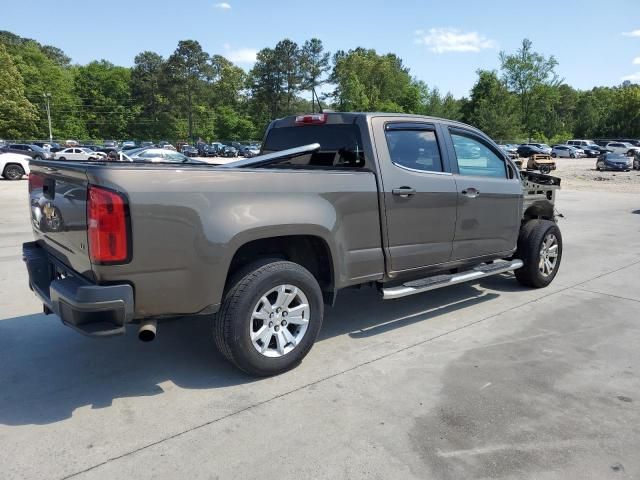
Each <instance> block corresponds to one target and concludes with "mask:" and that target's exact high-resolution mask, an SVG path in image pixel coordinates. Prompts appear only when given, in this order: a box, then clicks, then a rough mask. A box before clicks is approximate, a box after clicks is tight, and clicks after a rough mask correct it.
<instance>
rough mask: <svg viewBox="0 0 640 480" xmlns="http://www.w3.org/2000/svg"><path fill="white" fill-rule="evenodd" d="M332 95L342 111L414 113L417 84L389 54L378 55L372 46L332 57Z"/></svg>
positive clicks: (407, 71) (393, 56)
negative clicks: (333, 85) (333, 87)
mask: <svg viewBox="0 0 640 480" xmlns="http://www.w3.org/2000/svg"><path fill="white" fill-rule="evenodd" d="M333 62H334V67H333V71H332V73H331V83H333V84H335V85H336V89H335V90H334V92H333V94H332V98H333V100H334V102H335V104H336V106H337V108H338V109H339V110H341V111H363V112H364V111H381V112H413V111H416V110H417V109H418V107H419V104H418V103H417V99H418V95H417V86H416V84H415V82H414V81H413V79H412V78H411V76H410V75H409V69H408V68H406V67H404V65H403V64H402V60H401V59H400V58H399V57H397V56H396V55H394V54H392V53H387V54H385V55H378V54H377V53H376V51H375V50H373V49H365V48H356V49H354V50H349V51H348V52H346V53H345V52H343V51H339V52H337V53H336V54H335V55H334V58H333Z"/></svg>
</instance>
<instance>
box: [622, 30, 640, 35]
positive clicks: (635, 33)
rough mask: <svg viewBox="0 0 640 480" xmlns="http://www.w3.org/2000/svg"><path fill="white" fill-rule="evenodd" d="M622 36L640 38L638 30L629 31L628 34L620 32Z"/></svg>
mask: <svg viewBox="0 0 640 480" xmlns="http://www.w3.org/2000/svg"><path fill="white" fill-rule="evenodd" d="M622 35H624V36H625V37H640V29H639V30H631V31H630V32H622Z"/></svg>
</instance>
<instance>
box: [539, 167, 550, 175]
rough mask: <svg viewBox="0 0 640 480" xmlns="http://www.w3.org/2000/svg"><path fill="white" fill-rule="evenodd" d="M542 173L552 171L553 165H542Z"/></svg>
mask: <svg viewBox="0 0 640 480" xmlns="http://www.w3.org/2000/svg"><path fill="white" fill-rule="evenodd" d="M540 173H544V174H545V175H546V174H549V173H551V167H550V166H549V165H541V166H540Z"/></svg>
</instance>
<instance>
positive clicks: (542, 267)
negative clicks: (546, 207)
mask: <svg viewBox="0 0 640 480" xmlns="http://www.w3.org/2000/svg"><path fill="white" fill-rule="evenodd" d="M514 257H515V258H519V259H520V260H522V262H523V264H524V265H523V266H522V267H520V268H518V269H517V270H515V276H516V279H518V281H519V282H520V283H521V284H522V285H525V286H527V287H533V288H543V287H546V286H547V285H549V284H550V283H551V282H552V281H553V279H554V278H555V276H556V274H557V273H558V269H559V268H560V261H561V259H562V234H561V233H560V229H559V228H558V226H557V225H556V224H555V223H554V222H552V221H550V220H538V219H536V220H529V221H528V222H527V223H525V224H524V225H523V226H522V228H521V229H520V236H519V238H518V249H517V251H516V254H515V255H514Z"/></svg>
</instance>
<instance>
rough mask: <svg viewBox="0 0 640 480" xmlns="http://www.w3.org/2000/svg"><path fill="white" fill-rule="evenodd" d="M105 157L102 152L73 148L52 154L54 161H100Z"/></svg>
mask: <svg viewBox="0 0 640 480" xmlns="http://www.w3.org/2000/svg"><path fill="white" fill-rule="evenodd" d="M106 156H107V155H106V154H105V153H104V152H96V151H94V150H91V149H90V148H85V147H74V148H65V149H64V150H60V151H59V152H57V153H55V154H54V157H55V159H56V160H81V161H86V160H100V159H102V158H105V157H106Z"/></svg>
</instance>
